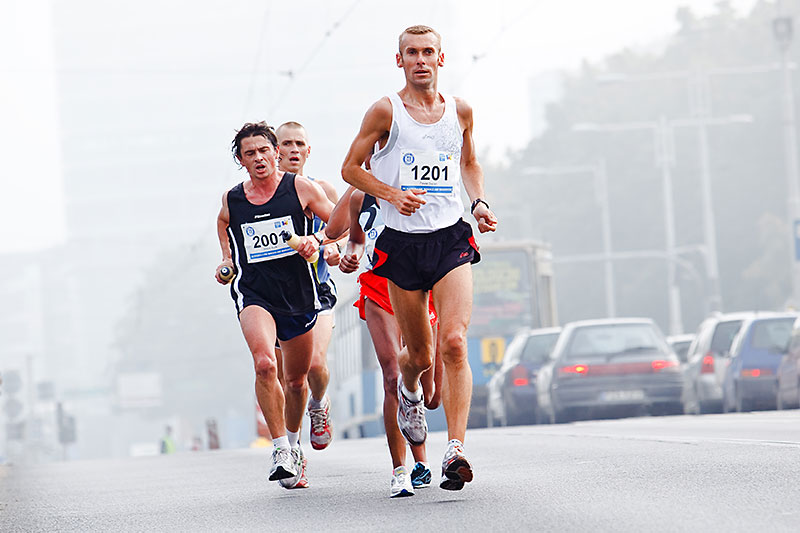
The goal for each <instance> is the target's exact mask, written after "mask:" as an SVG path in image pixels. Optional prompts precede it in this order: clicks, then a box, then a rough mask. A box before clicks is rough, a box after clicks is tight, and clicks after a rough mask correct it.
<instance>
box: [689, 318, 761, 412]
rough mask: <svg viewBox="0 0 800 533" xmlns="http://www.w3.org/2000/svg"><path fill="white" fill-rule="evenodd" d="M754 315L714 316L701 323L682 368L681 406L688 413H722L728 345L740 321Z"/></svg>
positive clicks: (728, 356)
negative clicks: (682, 394) (682, 388)
mask: <svg viewBox="0 0 800 533" xmlns="http://www.w3.org/2000/svg"><path fill="white" fill-rule="evenodd" d="M753 314H754V313H752V312H741V313H725V314H723V313H713V314H711V316H709V317H707V318H706V319H705V320H703V322H701V323H700V326H698V328H697V333H696V334H695V340H694V342H692V345H691V346H690V347H689V354H688V356H687V361H686V364H685V365H684V368H683V377H684V398H683V406H684V410H685V411H686V412H687V413H690V414H704V413H719V412H722V381H723V379H724V378H725V370H726V369H727V368H728V364H729V362H730V353H729V351H730V348H731V343H732V342H733V339H734V337H735V336H736V334H737V333H738V332H739V328H740V327H741V325H742V322H743V321H744V320H745V319H747V318H749V317H751V316H753Z"/></svg>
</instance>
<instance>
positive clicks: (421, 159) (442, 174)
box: [400, 150, 457, 194]
mask: <svg viewBox="0 0 800 533" xmlns="http://www.w3.org/2000/svg"><path fill="white" fill-rule="evenodd" d="M454 162H455V157H454V156H453V154H451V153H449V152H415V151H411V150H403V151H402V152H401V160H400V189H402V190H404V191H407V190H408V189H419V190H423V191H425V192H427V193H428V194H453V185H454V181H455V180H456V179H457V177H456V176H455V175H454V174H453V172H454V171H453V163H454Z"/></svg>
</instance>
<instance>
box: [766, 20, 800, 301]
mask: <svg viewBox="0 0 800 533" xmlns="http://www.w3.org/2000/svg"><path fill="white" fill-rule="evenodd" d="M772 33H773V35H774V37H775V40H776V41H777V43H778V48H780V52H781V73H782V76H783V144H784V160H785V165H786V185H787V191H786V192H787V197H788V198H787V212H786V216H787V218H788V219H789V231H790V235H789V261H790V265H791V270H790V275H791V281H792V295H791V301H790V302H789V303H790V304H791V305H792V306H794V307H797V306H798V304H800V182H798V171H797V167H798V165H797V129H796V127H795V118H794V92H793V88H792V73H791V68H790V64H789V45H791V43H792V34H793V28H792V18H791V17H777V18H775V19H774V20H773V21H772Z"/></svg>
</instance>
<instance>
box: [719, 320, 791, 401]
mask: <svg viewBox="0 0 800 533" xmlns="http://www.w3.org/2000/svg"><path fill="white" fill-rule="evenodd" d="M797 316H798V315H797V314H796V313H757V314H756V315H754V316H753V317H751V318H749V319H747V320H745V322H744V323H742V327H741V328H740V329H739V333H738V334H737V335H736V338H735V339H734V341H733V344H731V360H730V364H729V365H728V368H727V369H726V372H725V379H724V381H723V383H722V389H723V401H722V409H723V411H725V412H726V413H727V412H732V411H738V412H743V411H750V410H752V409H754V408H767V409H774V408H775V407H776V406H775V399H776V394H777V386H778V382H777V374H778V367H779V366H780V364H781V360H782V359H783V355H784V353H785V351H786V346H787V345H788V343H789V339H790V337H791V334H792V325H793V324H794V321H795V320H796V319H797Z"/></svg>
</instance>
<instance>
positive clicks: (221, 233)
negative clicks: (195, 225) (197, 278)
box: [214, 191, 233, 285]
mask: <svg viewBox="0 0 800 533" xmlns="http://www.w3.org/2000/svg"><path fill="white" fill-rule="evenodd" d="M229 223H230V213H229V212H228V192H227V191H225V194H223V195H222V207H221V208H220V210H219V215H218V216H217V237H218V238H219V247H220V248H221V249H222V262H221V263H220V264H219V265H218V266H217V272H216V274H215V275H214V277H215V278H216V279H217V282H219V283H221V284H222V285H225V284H226V283H227V281H223V280H222V279H221V278H220V277H219V270H220V269H221V268H222V267H225V266H226V267H228V268H233V260H232V259H231V243H230V240H229V238H228V224H229Z"/></svg>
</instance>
